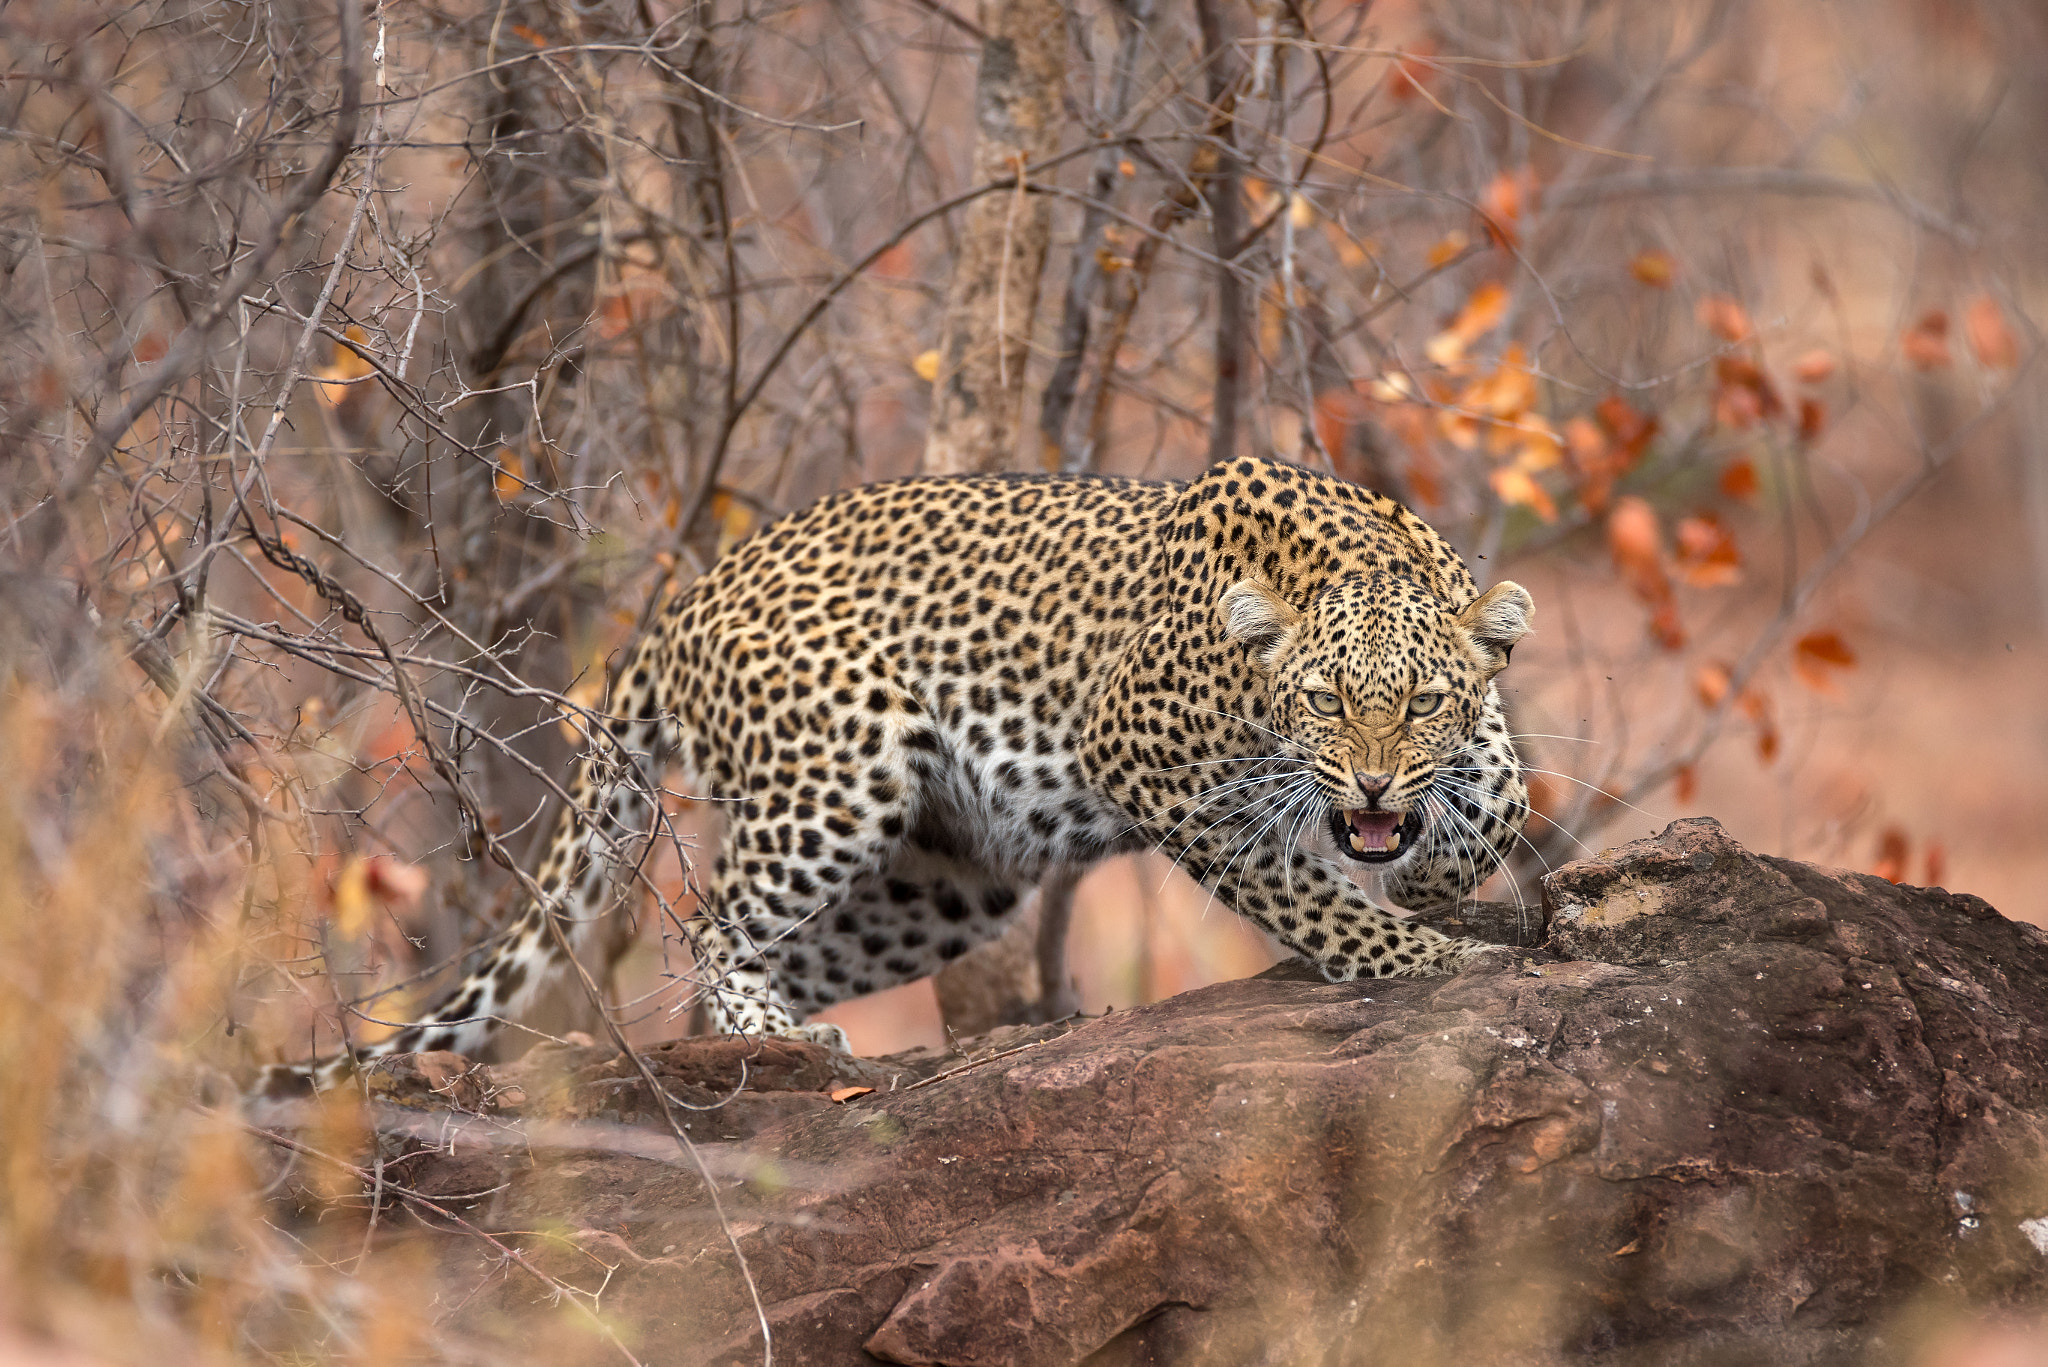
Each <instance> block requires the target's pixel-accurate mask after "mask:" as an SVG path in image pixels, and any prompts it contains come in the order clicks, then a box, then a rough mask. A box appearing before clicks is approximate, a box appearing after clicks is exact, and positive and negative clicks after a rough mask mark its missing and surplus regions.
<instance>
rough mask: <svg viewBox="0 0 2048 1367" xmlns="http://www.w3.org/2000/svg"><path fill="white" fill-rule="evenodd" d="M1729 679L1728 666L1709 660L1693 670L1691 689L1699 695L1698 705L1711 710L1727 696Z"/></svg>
mask: <svg viewBox="0 0 2048 1367" xmlns="http://www.w3.org/2000/svg"><path fill="white" fill-rule="evenodd" d="M1729 681H1730V680H1729V674H1728V666H1727V665H1724V664H1722V663H1720V662H1719V661H1716V660H1709V661H1708V662H1707V663H1706V664H1703V665H1701V666H1700V667H1699V668H1698V669H1696V670H1694V671H1693V676H1692V691H1693V692H1694V693H1695V694H1697V695H1698V696H1699V700H1700V706H1701V707H1704V708H1706V709H1707V710H1708V711H1710V712H1711V711H1713V710H1714V709H1715V708H1716V707H1719V706H1720V705H1721V699H1723V698H1725V697H1727V696H1728V684H1729Z"/></svg>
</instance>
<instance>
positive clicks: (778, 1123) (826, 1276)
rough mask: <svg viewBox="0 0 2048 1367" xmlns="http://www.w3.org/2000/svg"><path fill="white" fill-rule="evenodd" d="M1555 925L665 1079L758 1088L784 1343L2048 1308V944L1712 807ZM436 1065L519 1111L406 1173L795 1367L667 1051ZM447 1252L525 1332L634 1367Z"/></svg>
mask: <svg viewBox="0 0 2048 1367" xmlns="http://www.w3.org/2000/svg"><path fill="white" fill-rule="evenodd" d="M1543 915H1544V917H1547V938H1545V939H1544V940H1543V941H1542V944H1541V945H1540V946H1539V947H1537V948H1534V949H1530V950H1525V951H1517V952H1513V953H1505V954H1501V955H1499V956H1496V958H1495V959H1494V960H1493V961H1492V962H1488V963H1484V964H1482V965H1481V966H1480V967H1477V968H1473V969H1471V970H1468V971H1467V972H1465V973H1463V974H1461V975H1459V976H1456V977H1449V978H1438V979H1429V980H1421V981H1381V982H1368V983H1358V984H1344V985H1331V984H1327V983H1323V982H1320V981H1303V980H1300V975H1299V974H1298V973H1290V971H1289V968H1288V966H1286V965H1283V966H1281V968H1280V969H1278V970H1275V971H1274V972H1272V973H1270V974H1268V975H1262V976H1261V977H1260V978H1255V979H1250V980H1246V981H1243V982H1233V983H1223V984H1219V985H1216V986H1213V987H1208V988H1204V989H1201V990H1199V991H1195V992H1190V993H1186V994H1184V995H1182V996H1179V997H1176V998H1174V999H1172V1000H1170V1001H1165V1002H1160V1003H1158V1004H1157V1005H1154V1006H1149V1007H1145V1008H1142V1009H1140V1010H1135V1011H1130V1012H1118V1013H1115V1014H1113V1015H1110V1016H1107V1017H1103V1018H1100V1019H1094V1020H1088V1021H1084V1022H1080V1023H1078V1025H1075V1024H1072V1023H1069V1024H1066V1025H1056V1026H1047V1027H1035V1028H1031V1027H1027V1028H1022V1029H1019V1030H1016V1031H1011V1032H1007V1033H1006V1034H1004V1035H1002V1036H1001V1037H1000V1038H991V1039H990V1040H989V1041H987V1042H985V1043H984V1044H983V1046H982V1049H981V1052H979V1053H977V1054H974V1055H972V1056H971V1057H969V1058H967V1059H962V1058H959V1057H957V1056H955V1057H951V1058H947V1057H942V1056H938V1055H917V1056H904V1057H900V1058H897V1059H893V1060H853V1059H845V1058H842V1057H836V1056H833V1055H830V1054H828V1053H826V1052H824V1051H822V1050H819V1049H816V1048H814V1047H812V1046H808V1045H802V1044H794V1043H788V1042H783V1041H731V1040H684V1041H679V1042H677V1043H675V1044H672V1045H668V1046H665V1047H664V1048H662V1049H660V1050H656V1051H654V1052H653V1053H652V1054H650V1055H649V1058H650V1060H651V1061H653V1062H654V1064H655V1066H656V1068H657V1071H658V1073H659V1074H660V1075H661V1076H663V1077H664V1079H666V1082H665V1085H668V1086H669V1087H670V1089H671V1091H672V1092H673V1093H674V1094H675V1095H676V1097H677V1099H678V1100H679V1101H686V1102H687V1103H688V1104H689V1105H690V1106H692V1107H698V1106H712V1107H715V1109H710V1110H691V1111H689V1112H687V1114H686V1115H685V1117H684V1118H685V1119H687V1120H688V1121H689V1123H690V1124H691V1127H692V1130H691V1133H692V1135H693V1137H694V1138H697V1139H698V1140H699V1141H700V1142H699V1143H698V1144H697V1154H698V1156H699V1157H700V1158H701V1160H702V1162H703V1164H704V1170H705V1171H708V1172H709V1173H710V1174H711V1175H712V1177H713V1178H714V1180H715V1181H716V1182H717V1183H718V1185H719V1188H720V1190H719V1192H718V1195H719V1199H720V1201H721V1202H722V1204H723V1211H724V1216H725V1220H726V1221H727V1223H728V1225H729V1227H730V1230H731V1232H732V1234H733V1236H734V1237H735V1238H736V1240H737V1243H738V1246H739V1248H740V1250H741V1251H742V1252H743V1253H744V1254H745V1257H746V1263H747V1268H748V1270H749V1272H750V1274H751V1276H752V1279H753V1282H754V1284H755V1286H756V1287H757V1288H758V1290H759V1293H760V1298H761V1302H762V1305H763V1307H764V1312H765V1315H766V1318H767V1320H768V1321H769V1323H770V1325H771V1326H772V1328H773V1332H774V1335H775V1355H776V1360H777V1361H778V1362H783V1363H806V1364H813V1363H816V1364H829V1363H867V1362H873V1361H874V1360H876V1359H878V1358H879V1359H881V1360H883V1361H888V1362H899V1363H949V1364H951V1363H960V1364H970V1363H972V1364H980V1363H1016V1364H1048V1365H1050V1364H1071V1363H1088V1364H1091V1365H1092V1367H1111V1365H1112V1364H1133V1365H1135V1364H1140V1363H1176V1364H1180V1363H1195V1364H1203V1363H1217V1364H1236V1363H1245V1362H1273V1363H1296V1362H1303V1363H1318V1364H1330V1365H1331V1367H1338V1365H1340V1364H1360V1365H1361V1367H1363V1364H1376V1363H1383V1362H1394V1361H1398V1362H1403V1363H1421V1364H1435V1363H1459V1362H1464V1363H1488V1364H1490V1363H1515V1364H1532V1365H1535V1364H1560V1365H1561V1364H1566V1363H1570V1364H1612V1365H1613V1367H1621V1365H1622V1364H1631V1365H1633V1364H1653V1363H1654V1364H1666V1363H1678V1364H1691V1363H1698V1364H1707V1363H1715V1364H1719V1363H1771V1364H1824V1363H1826V1364H1833V1363H1842V1364H1848V1363H1888V1362H1902V1363H1903V1362H1909V1361H1912V1360H1914V1357H1913V1355H1914V1353H1915V1351H1916V1348H1915V1345H1916V1344H1918V1343H1921V1342H1922V1341H1923V1340H1924V1339H1925V1337H1926V1336H1927V1335H1929V1334H1932V1333H1934V1332H1936V1329H1937V1328H1938V1326H1939V1325H1940V1324H1941V1323H1942V1322H1943V1319H1944V1317H1945V1316H1947V1315H1949V1314H1951V1313H1958V1312H1960V1311H1962V1310H1965V1309H1970V1308H1987V1309H1997V1310H2001V1311H2005V1312H2010V1313H2024V1312H2033V1311H2038V1310H2040V1309H2041V1308H2042V1307H2044V1306H2048V1030H2044V1028H2043V1026H2044V1022H2048V937H2044V936H2043V935H2042V933H2041V932H2040V931H2038V930H2036V929H2035V928H2034V927H2032V926H2028V925H2024V924H2020V923H2016V922H2012V921H2008V920H2006V919H2004V918H2003V917H2001V916H2000V915H1999V914H1998V913H1997V912H1995V911H1994V910H1992V909H1991V908H1990V907H1989V906H1987V905H1985V904H1984V903H1983V902H1982V901H1980V900H1978V899H1976V898H1972V897H1966V896H1954V895H1950V894H1947V893H1944V892H1941V891H1940V890H1930V889H1918V888H1908V887H1894V886H1892V885H1891V884H1889V883H1886V882H1884V881H1882V880H1880V879H1874V878H1870V877H1866V876H1863V875H1858V874H1848V873H1839V872H1833V871H1829V870H1825V869H1820V868H1815V867H1812V866H1809V865H1803V864H1796V863H1791V862H1788V861H1783V860H1776V859H1769V858H1762V857H1759V856H1756V855H1753V854H1750V853H1749V852H1747V851H1746V850H1744V849H1742V848H1741V847H1740V846H1738V845H1736V844H1735V843H1734V842H1733V841H1731V840H1729V839H1728V838H1727V837H1726V836H1725V835H1723V834H1722V833H1721V830H1720V828H1719V827H1718V826H1717V825H1715V824H1714V823H1713V822H1711V821H1684V822H1679V823H1676V824H1674V825H1673V826H1671V827H1670V828H1669V829H1667V830H1666V831H1665V832H1664V833H1663V834H1662V835H1661V836H1658V837H1656V838H1654V839H1649V840H1642V841H1637V842H1635V843H1633V844H1629V845H1624V846H1622V847H1620V848H1619V849H1616V850H1612V851H1609V852H1607V853H1606V854H1603V855H1602V856H1601V857H1599V858H1597V859H1593V860H1587V861H1583V862H1580V863H1576V864H1572V865H1570V866H1568V867H1566V868H1564V869H1561V870H1560V871H1558V872H1557V873H1556V874H1554V875H1552V876H1551V877H1550V878H1549V879H1547V880H1546V885H1545V896H1544V907H1543ZM1474 919H1475V921H1476V920H1477V919H1478V918H1474ZM1499 919H1500V918H1496V920H1497V921H1498V920H1499ZM1522 921H1523V923H1525V922H1526V918H1522ZM1501 923H1502V924H1505V925H1507V926H1508V927H1509V928H1510V929H1513V928H1514V927H1515V926H1516V925H1517V924H1518V918H1507V919H1506V920H1505V921H1502V922H1501ZM742 1067H744V1068H745V1070H746V1074H745V1076H746V1084H747V1085H746V1089H745V1090H741V1091H738V1092H737V1094H735V1095H732V1096H731V1097H730V1099H729V1100H725V1101H724V1102H723V1104H722V1105H719V1104H718V1103H719V1102H720V1100H721V1098H723V1097H725V1096H726V1095H727V1093H729V1092H733V1091H734V1089H735V1087H736V1084H737V1083H738V1082H739V1081H740V1071H741V1069H742ZM436 1068H437V1072H438V1075H440V1076H442V1077H444V1078H447V1077H455V1078H459V1079H462V1080H463V1086H465V1087H467V1088H468V1089H469V1090H468V1091H467V1093H466V1095H468V1096H471V1097H477V1096H485V1097H488V1096H491V1095H493V1094H494V1093H493V1089H494V1088H495V1089H496V1092H495V1095H497V1096H498V1097H500V1098H502V1097H504V1096H506V1095H508V1094H509V1093H508V1091H507V1090H506V1089H508V1088H517V1089H518V1091H519V1092H520V1094H521V1097H522V1104H520V1105H517V1106H508V1105H506V1104H504V1103H503V1102H502V1101H498V1102H493V1103H491V1104H490V1109H489V1110H488V1113H474V1114H469V1115H462V1114H455V1113H449V1114H443V1115H440V1116H436V1117H431V1120H432V1123H433V1125H434V1126H438V1127H439V1128H434V1129H432V1130H431V1132H430V1131H429V1129H428V1127H427V1125H426V1119H425V1118H422V1117H420V1116H418V1115H417V1114H414V1113H408V1112H405V1111H402V1110H399V1109H397V1108H395V1107H389V1106H387V1107H384V1108H383V1109H382V1110H381V1111H380V1114H381V1116H382V1117H383V1120H384V1122H385V1123H384V1125H383V1129H384V1132H385V1134H386V1141H385V1142H386V1144H387V1148H388V1151H389V1152H390V1153H391V1154H393V1155H394V1160H393V1161H395V1162H396V1164H397V1166H396V1167H395V1168H394V1169H393V1170H394V1171H396V1172H398V1173H400V1174H402V1176H400V1177H396V1178H393V1179H392V1180H396V1181H403V1182H408V1183H411V1184H412V1185H413V1186H414V1187H415V1188H416V1189H420V1190H432V1191H441V1192H451V1191H462V1192H471V1193H476V1192H484V1193H487V1194H485V1195H482V1196H480V1197H477V1198H475V1199H473V1200H470V1201H467V1202H465V1203H463V1204H461V1206H460V1209H462V1210H463V1212H464V1213H465V1215H466V1217H467V1218H468V1219H470V1220H472V1221H476V1222H478V1223H479V1224H482V1225H484V1226H485V1227H486V1228H489V1229H493V1230H501V1231H526V1232H528V1233H524V1234H521V1235H519V1237H518V1239H517V1242H518V1243H519V1245H520V1246H521V1247H522V1248H523V1249H524V1250H525V1253H526V1256H527V1257H528V1258H529V1259H530V1260H531V1261H532V1262H534V1263H535V1264H536V1265H537V1266H539V1267H541V1268H543V1269H545V1270H546V1271H547V1272H549V1273H550V1274H551V1275H554V1276H556V1277H559V1278H561V1279H562V1280H563V1281H566V1282H569V1283H571V1284H573V1285H575V1286H578V1287H582V1288H586V1289H595V1288H596V1287H597V1286H598V1285H599V1284H600V1283H602V1285H603V1290H602V1297H601V1301H600V1304H601V1308H602V1314H603V1317H604V1320H605V1322H606V1323H607V1324H609V1325H611V1326H613V1327H614V1328H615V1329H616V1330H617V1332H618V1333H619V1334H620V1336H621V1337H622V1339H623V1340H624V1341H625V1343H626V1345H627V1346H628V1347H629V1348H630V1349H631V1350H632V1351H633V1352H634V1353H635V1354H636V1355H637V1356H638V1357H639V1359H640V1360H641V1361H643V1362H647V1363H650V1364H652V1363H662V1364H670V1363H674V1364H699V1363H748V1362H759V1361H760V1360H761V1356H762V1353H761V1349H762V1344H761V1334H760V1331H759V1329H758V1327H757V1323H756V1318H755V1311H754V1308H753V1302H752V1300H751V1298H750V1296H749V1293H748V1289H747V1283H746V1281H745V1280H744V1279H743V1277H742V1275H741V1272H740V1268H739V1264H738V1262H737V1261H736V1259H735V1256H734V1252H733V1249H732V1248H731V1247H730V1246H729V1245H728V1243H727V1240H726V1237H725V1235H724V1233H723V1232H722V1231H721V1229H720V1226H719V1223H718V1220H717V1219H716V1217H715V1216H714V1215H713V1214H712V1212H711V1210H710V1207H709V1203H708V1201H707V1195H706V1188H705V1183H704V1179H703V1178H702V1177H701V1176H700V1175H699V1169H698V1167H697V1165H696V1162H695V1161H693V1160H692V1159H691V1158H690V1157H689V1156H687V1155H686V1154H684V1153H683V1152H682V1151H681V1150H680V1148H679V1146H678V1145H677V1144H676V1142H675V1140H674V1138H673V1137H672V1136H670V1135H668V1134H667V1133H666V1132H665V1131H663V1130H661V1129H659V1128H650V1127H649V1122H650V1120H653V1121H654V1122H656V1123H657V1124H658V1115H657V1113H656V1109H655V1108H654V1107H652V1106H651V1105H650V1104H649V1102H650V1098H648V1097H646V1096H645V1095H644V1091H643V1085H642V1084H641V1082H640V1081H639V1079H638V1077H637V1075H636V1074H634V1073H633V1072H632V1070H631V1068H630V1066H629V1065H623V1066H622V1064H621V1061H619V1060H616V1059H612V1058H610V1057H608V1056H607V1054H606V1052H605V1051H603V1050H601V1049H585V1050H562V1049H552V1048H551V1049H549V1050H547V1051H545V1052H542V1053H538V1054H536V1055H534V1056H530V1057H529V1059H527V1060H525V1061H523V1062H522V1063H521V1064H520V1065H516V1066H514V1067H513V1068H511V1069H496V1070H492V1072H491V1076H489V1077H484V1078H472V1077H470V1076H469V1075H468V1074H466V1073H463V1072H461V1070H460V1069H459V1068H458V1069H456V1070H454V1071H453V1072H450V1070H449V1069H448V1067H447V1065H446V1063H445V1061H437V1064H436ZM443 1086H444V1088H445V1086H446V1083H445V1082H444V1084H443ZM856 1086H857V1087H872V1088H873V1089H874V1090H873V1091H871V1092H866V1093H864V1094H859V1095H856V1096H854V1097H853V1098H852V1099H851V1100H848V1101H846V1102H844V1103H843V1104H841V1103H835V1102H833V1101H832V1100H830V1099H829V1097H828V1095H827V1093H828V1092H829V1091H830V1090H832V1089H834V1088H844V1087H856ZM636 1121H637V1122H639V1123H634V1122H636ZM451 1126H452V1127H454V1128H453V1129H450V1128H449V1127H451ZM458 1132H459V1139H455V1140H452V1141H451V1140H450V1139H449V1137H448V1136H450V1135H452V1134H456V1133H458ZM728 1136H733V1137H732V1138H728ZM429 1141H431V1142H429ZM451 1148H453V1149H454V1150H456V1151H459V1152H460V1153H461V1155H462V1156H461V1158H460V1159H459V1160H458V1159H456V1158H454V1157H452V1156H451V1155H450V1153H449V1152H448V1150H449V1149H451ZM479 1164H483V1165H484V1166H483V1167H481V1168H480V1167H479V1166H478V1165H479ZM445 1165H454V1166H453V1167H451V1169H450V1172H449V1174H448V1176H450V1177H451V1178H452V1177H453V1176H455V1175H456V1170H457V1169H459V1177H460V1182H461V1184H462V1185H460V1186H459V1187H455V1186H451V1185H449V1184H448V1183H447V1182H444V1181H441V1180H439V1179H438V1178H437V1175H436V1174H437V1169H438V1168H440V1167H443V1166H445ZM534 1231H540V1232H539V1233H535V1232H534ZM546 1231H556V1233H554V1234H552V1235H550V1234H548V1233H546ZM507 1237H508V1238H509V1237H511V1236H510V1235H509V1234H508V1235H507ZM433 1238H434V1240H435V1244H434V1252H435V1256H437V1257H438V1259H439V1261H440V1265H441V1269H442V1274H443V1277H444V1279H445V1282H446V1284H447V1285H450V1286H457V1287H464V1288H470V1287H475V1286H476V1285H477V1283H478V1282H479V1280H481V1281H482V1283H483V1285H482V1287H481V1289H478V1290H476V1291H475V1292H474V1294H471V1295H469V1298H468V1299H467V1300H466V1301H464V1302H463V1303H462V1305H461V1308H460V1309H459V1310H457V1311H455V1312H454V1323H453V1325H452V1326H451V1328H452V1329H453V1330H455V1331H457V1332H461V1333H465V1334H468V1335H472V1336H474V1339H475V1341H476V1342H477V1343H478V1344H479V1345H487V1347H480V1349H479V1351H480V1352H482V1354H483V1355H484V1356H486V1357H492V1358H503V1359H507V1360H511V1359H516V1360H521V1361H525V1360H535V1361H537V1360H540V1359H541V1358H543V1357H545V1358H547V1359H548V1360H550V1361H575V1362H582V1361H588V1362H605V1361H618V1360H621V1359H620V1358H619V1357H618V1355H617V1349H616V1348H615V1347H613V1346H611V1345H610V1344H608V1343H606V1342H605V1341H604V1340H603V1339H601V1338H600V1337H598V1336H597V1335H596V1334H595V1333H594V1332H592V1331H590V1330H589V1329H588V1328H587V1327H585V1326H587V1325H588V1323H589V1320H588V1317H587V1316H584V1315H582V1314H581V1313H580V1312H577V1311H575V1310H573V1308H571V1307H568V1306H566V1305H565V1304H561V1303H558V1302H557V1301H555V1300H554V1299H552V1298H550V1297H549V1296H548V1295H546V1294H545V1293H544V1292H543V1291H542V1290H541V1288H539V1287H538V1286H537V1285H536V1284H535V1283H534V1282H532V1281H530V1280H521V1279H516V1278H513V1277H511V1276H509V1275H481V1274H479V1272H478V1269H479V1268H483V1269H485V1270H486V1273H488V1269H489V1268H491V1267H492V1266H495V1264H493V1262H492V1260H491V1256H490V1253H489V1250H487V1249H481V1248H480V1247H479V1246H478V1245H477V1244H476V1243H475V1242H474V1241H473V1240H470V1239H468V1238H466V1237H464V1236H460V1235H454V1234H450V1235H445V1236H443V1235H437V1236H433ZM605 1268H609V1269H611V1270H610V1271H609V1272H607V1271H605V1270H604V1269H605ZM449 1299H450V1300H451V1301H454V1300H457V1299H460V1297H459V1296H451V1297H450V1298H449Z"/></svg>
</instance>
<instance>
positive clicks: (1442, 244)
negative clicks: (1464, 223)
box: [1428, 229, 1472, 270]
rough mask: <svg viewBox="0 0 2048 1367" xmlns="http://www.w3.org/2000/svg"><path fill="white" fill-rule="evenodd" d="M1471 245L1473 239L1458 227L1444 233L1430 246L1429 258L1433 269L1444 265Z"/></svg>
mask: <svg viewBox="0 0 2048 1367" xmlns="http://www.w3.org/2000/svg"><path fill="white" fill-rule="evenodd" d="M1471 245H1472V239H1471V238H1469V237H1467V236H1465V234H1463V233H1462V232H1459V231H1457V230H1456V229H1453V230H1452V231H1450V232H1448V233H1446V234H1444V235H1443V236H1442V237H1440V238H1438V239H1437V240H1436V241H1435V242H1434V243H1432V244H1431V246H1430V249H1429V258H1428V259H1429V264H1430V268H1431V269H1432V270H1433V269H1435V268H1436V267H1438V266H1441V265H1443V264H1444V263H1445V262H1447V261H1450V260H1451V259H1453V258H1454V257H1456V256H1457V254H1458V253H1459V252H1462V251H1464V250H1465V248H1467V247H1469V246H1471Z"/></svg>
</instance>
